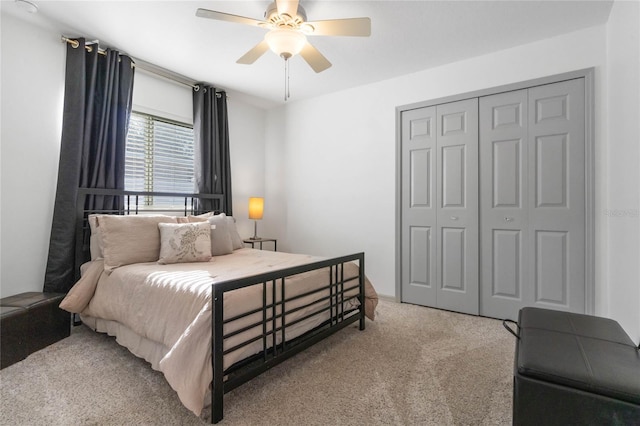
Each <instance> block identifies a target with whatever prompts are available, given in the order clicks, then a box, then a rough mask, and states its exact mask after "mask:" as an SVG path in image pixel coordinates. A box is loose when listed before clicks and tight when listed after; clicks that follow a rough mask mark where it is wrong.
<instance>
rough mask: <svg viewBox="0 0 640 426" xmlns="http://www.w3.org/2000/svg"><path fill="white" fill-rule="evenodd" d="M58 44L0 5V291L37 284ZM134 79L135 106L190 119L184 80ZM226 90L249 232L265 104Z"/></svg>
mask: <svg viewBox="0 0 640 426" xmlns="http://www.w3.org/2000/svg"><path fill="white" fill-rule="evenodd" d="M2 3H3V5H2V7H3V8H4V7H5V4H4V3H5V2H2ZM13 6H14V5H13V2H11V3H10V4H8V6H7V7H13ZM27 19H38V17H37V16H35V17H29V16H27ZM36 24H37V25H36ZM65 52H66V47H65V45H64V44H63V43H61V42H60V34H59V33H58V32H57V31H53V30H50V29H47V27H46V25H44V26H43V24H42V23H32V22H28V21H24V20H22V19H20V18H17V17H15V16H14V15H13V14H8V13H5V11H4V9H3V10H2V51H1V54H2V56H1V62H2V68H1V71H2V72H1V78H2V80H1V82H2V84H1V86H0V89H1V98H2V104H1V105H2V110H1V122H2V132H1V137H2V139H1V145H0V147H1V154H2V155H1V156H0V161H1V162H2V163H1V178H0V185H2V186H1V194H2V198H1V199H0V202H1V208H0V221H1V226H0V234H1V235H2V239H1V244H0V245H1V249H0V252H1V253H2V257H1V258H0V295H1V296H10V295H13V294H16V293H20V292H24V291H42V286H43V283H44V273H45V268H46V262H47V254H48V249H49V237H50V232H51V218H52V214H53V203H54V199H55V192H56V183H57V173H58V158H59V155H60V137H61V131H62V130H61V129H62V106H63V98H64V68H65V57H66V53H65ZM134 85H135V88H134V100H133V102H134V105H135V106H136V107H137V109H138V110H140V111H143V112H147V113H152V114H155V115H159V116H163V117H167V118H172V119H175V120H179V121H183V122H191V121H192V108H193V107H192V98H191V89H190V88H188V87H186V86H182V85H179V84H176V83H173V82H170V81H167V80H164V79H159V78H156V77H153V76H151V75H149V74H145V73H144V72H140V71H138V72H136V76H135V83H134ZM229 96H230V99H229V101H228V109H229V137H230V155H231V169H232V186H233V191H234V201H233V208H234V212H235V216H237V219H238V227H239V231H240V234H241V235H242V236H250V235H253V222H252V221H249V219H248V218H247V203H248V198H249V196H252V195H260V194H263V193H264V191H265V182H264V169H265V159H264V152H265V150H264V146H265V145H264V131H265V112H264V110H262V109H260V108H257V107H254V106H252V105H251V104H249V103H247V102H246V101H245V100H241V99H239V98H240V96H238V98H235V97H234V95H233V93H231V94H230V95H229Z"/></svg>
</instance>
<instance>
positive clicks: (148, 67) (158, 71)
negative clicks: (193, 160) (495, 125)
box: [62, 36, 229, 98]
mask: <svg viewBox="0 0 640 426" xmlns="http://www.w3.org/2000/svg"><path fill="white" fill-rule="evenodd" d="M62 42H63V43H69V44H70V45H71V46H73V48H74V49H77V48H78V47H79V46H80V42H79V41H78V40H74V39H72V38H69V37H65V36H62ZM84 48H85V49H86V50H87V51H88V52H91V51H92V50H93V47H92V46H91V45H85V46H84ZM98 53H99V54H100V55H106V54H107V53H106V51H105V50H104V49H101V48H100V47H98ZM131 59H133V61H134V62H132V63H131V66H132V67H135V68H139V69H140V70H141V71H146V72H148V73H151V74H154V75H157V76H159V77H162V78H165V79H167V80H171V81H173V82H176V83H180V84H183V85H185V86H189V87H191V88H192V89H194V90H196V91H197V90H200V85H198V84H194V83H191V82H190V80H189V79H188V78H186V77H184V76H182V75H179V74H176V73H174V72H173V71H169V70H167V69H164V68H162V67H159V66H157V65H153V64H151V63H149V62H146V61H143V60H142V59H137V58H133V57H132V58H131ZM216 95H217V96H218V97H220V93H217V92H216ZM227 98H229V96H227Z"/></svg>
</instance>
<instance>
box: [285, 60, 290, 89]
mask: <svg viewBox="0 0 640 426" xmlns="http://www.w3.org/2000/svg"><path fill="white" fill-rule="evenodd" d="M286 62H287V99H289V98H290V97H291V90H289V88H290V85H289V76H290V75H291V74H290V73H289V60H287V61H286Z"/></svg>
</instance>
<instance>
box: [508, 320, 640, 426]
mask: <svg viewBox="0 0 640 426" xmlns="http://www.w3.org/2000/svg"><path fill="white" fill-rule="evenodd" d="M517 326H518V332H517V333H515V332H513V329H511V328H509V327H507V325H506V323H505V327H507V328H508V329H509V330H510V331H511V332H512V333H514V334H515V335H516V336H517V337H518V340H517V343H516V354H515V368H514V383H513V424H514V425H640V351H639V349H638V347H637V346H636V345H635V343H634V342H633V341H632V340H631V338H629V336H628V335H627V334H626V333H625V332H624V330H623V329H622V327H620V325H619V324H618V323H617V322H616V321H613V320H611V319H607V318H600V317H595V316H590V315H581V314H573V313H568V312H560V311H554V310H548V309H539V308H523V309H521V310H520V314H519V317H518V323H517Z"/></svg>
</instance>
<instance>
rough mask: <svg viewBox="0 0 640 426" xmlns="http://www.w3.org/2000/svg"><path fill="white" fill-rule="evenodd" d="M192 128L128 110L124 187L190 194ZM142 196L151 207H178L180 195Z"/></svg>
mask: <svg viewBox="0 0 640 426" xmlns="http://www.w3.org/2000/svg"><path fill="white" fill-rule="evenodd" d="M193 145H194V142H193V128H192V126H189V125H187V124H181V123H177V122H171V121H169V120H165V119H162V118H159V117H154V116H152V115H148V114H141V113H138V112H132V113H131V118H130V120H129V133H128V134H127V143H126V153H125V166H124V169H125V178H124V188H125V189H126V190H128V191H145V192H179V193H193V192H194V191H195V188H194V156H193V155H194V154H193ZM153 198H154V197H145V200H144V204H145V205H147V206H154V207H166V208H171V207H181V206H183V205H184V199H183V198H175V199H169V198H164V197H163V198H160V197H156V199H155V200H154V199H153Z"/></svg>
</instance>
